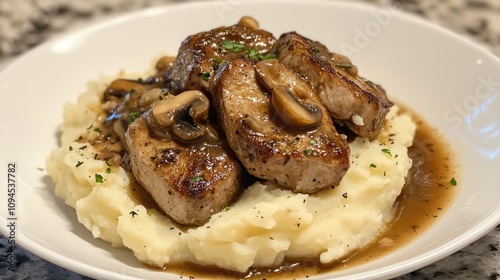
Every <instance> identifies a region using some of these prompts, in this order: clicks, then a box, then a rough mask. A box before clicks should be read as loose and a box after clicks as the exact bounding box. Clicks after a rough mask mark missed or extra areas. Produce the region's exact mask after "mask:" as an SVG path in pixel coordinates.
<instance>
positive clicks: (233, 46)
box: [222, 40, 245, 52]
mask: <svg viewBox="0 0 500 280" xmlns="http://www.w3.org/2000/svg"><path fill="white" fill-rule="evenodd" d="M222 48H224V49H225V50H226V51H229V52H241V51H244V50H245V46H243V44H240V43H236V42H233V41H228V40H224V41H222Z"/></svg>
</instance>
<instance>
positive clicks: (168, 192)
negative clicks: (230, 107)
mask: <svg viewBox="0 0 500 280" xmlns="http://www.w3.org/2000/svg"><path fill="white" fill-rule="evenodd" d="M208 108H209V104H208V99H207V98H206V97H205V96H203V95H202V94H201V95H199V94H198V92H194V91H191V92H185V93H182V94H180V95H178V96H173V97H169V98H166V99H164V100H162V101H160V102H159V103H157V104H156V105H155V106H154V107H153V108H152V109H151V110H150V111H148V112H146V113H145V114H144V116H142V117H139V118H138V119H136V120H135V121H134V122H133V123H132V124H130V125H129V127H128V130H127V132H126V140H127V147H128V152H129V156H130V165H131V169H132V172H133V174H134V176H135V178H136V179H137V181H138V182H139V183H140V184H141V185H142V186H143V187H144V188H145V189H146V190H147V191H148V192H149V193H150V194H151V196H152V197H153V199H154V200H155V201H156V203H157V204H158V206H159V207H160V208H161V209H162V210H163V211H164V212H165V213H166V214H167V215H169V216H170V217H171V218H172V219H173V220H174V221H176V222H177V223H180V224H184V225H201V224H204V223H205V222H206V221H208V219H209V218H210V217H211V215H212V214H214V213H216V212H218V211H220V210H222V209H224V208H225V207H227V206H228V205H230V203H232V201H233V200H234V199H235V197H236V196H237V195H238V193H239V192H240V189H241V183H240V177H241V172H242V168H241V166H240V163H239V162H238V160H237V159H236V157H235V156H234V154H233V152H232V151H231V150H230V149H229V148H228V146H227V145H226V144H225V142H224V139H220V138H219V136H218V134H217V133H211V131H213V129H212V128H211V124H210V123H207V122H206V119H207V116H208Z"/></svg>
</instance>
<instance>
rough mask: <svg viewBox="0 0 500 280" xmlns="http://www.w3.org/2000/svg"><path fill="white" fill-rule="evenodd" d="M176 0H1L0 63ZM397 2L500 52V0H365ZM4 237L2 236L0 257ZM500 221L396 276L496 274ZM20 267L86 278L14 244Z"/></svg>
mask: <svg viewBox="0 0 500 280" xmlns="http://www.w3.org/2000/svg"><path fill="white" fill-rule="evenodd" d="M171 2H181V1H175V0H163V1H162V0H0V69H1V68H3V67H4V66H5V65H7V64H8V63H9V62H11V61H12V60H14V59H15V58H16V57H18V56H19V55H20V54H22V53H23V52H25V51H27V50H29V49H31V48H32V47H34V46H36V45H37V44H39V43H40V42H43V41H45V40H47V39H48V38H50V37H51V36H54V34H57V33H60V32H62V31H65V30H67V29H68V28H74V27H76V26H79V25H85V24H88V22H89V21H93V20H95V19H97V18H102V17H104V16H107V15H113V14H118V13H124V12H127V11H132V10H137V9H141V8H144V7H149V6H155V5H162V4H165V3H171ZM364 2H371V3H375V4H378V5H389V4H391V5H396V4H397V5H399V6H400V7H401V9H402V10H404V11H407V12H410V13H414V14H417V15H419V16H421V17H424V18H426V19H428V20H430V21H431V22H433V23H436V24H439V25H441V26H443V27H445V28H448V29H450V30H452V31H454V32H457V33H459V34H461V35H463V36H465V37H468V38H470V39H471V40H473V41H475V42H476V43H478V44H480V45H483V46H484V47H486V48H488V49H489V50H491V52H492V53H494V54H495V55H497V56H500V1H498V0H440V1H435V0H421V1H415V0H414V1H390V0H365V1H364ZM7 245H8V244H7V239H6V238H5V237H3V236H0V258H2V259H3V258H5V257H6V248H7ZM499 249H500V226H497V227H496V228H495V229H494V230H492V231H491V232H490V233H488V234H487V235H485V236H484V237H483V238H481V239H479V240H478V241H476V242H474V243H473V244H471V245H469V246H467V247H465V248H464V249H462V250H461V251H459V252H456V253H455V254H453V255H451V256H449V257H447V258H445V259H443V260H441V261H438V262H436V263H434V264H431V265H429V266H427V267H424V268H422V269H420V270H417V271H415V272H412V273H409V274H406V275H403V276H401V277H398V278H396V279H399V280H403V279H488V280H496V279H500V252H499ZM17 250H18V251H17V259H18V267H17V271H16V273H15V274H14V275H12V276H9V277H8V278H4V277H7V276H5V275H7V267H6V263H5V262H0V279H42V280H43V279H74V280H76V279H90V278H88V277H85V276H81V275H78V274H76V273H74V272H71V271H68V270H65V269H63V268H60V267H58V266H56V265H54V264H51V263H49V262H47V261H45V260H43V259H40V258H39V257H37V256H35V255H33V254H31V253H30V252H27V251H25V250H23V249H22V248H19V247H18V248H17Z"/></svg>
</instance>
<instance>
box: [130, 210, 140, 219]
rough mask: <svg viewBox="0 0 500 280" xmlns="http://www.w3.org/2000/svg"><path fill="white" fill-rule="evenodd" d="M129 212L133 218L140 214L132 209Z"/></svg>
mask: <svg viewBox="0 0 500 280" xmlns="http://www.w3.org/2000/svg"><path fill="white" fill-rule="evenodd" d="M129 214H130V215H132V218H133V217H135V216H137V215H138V214H137V212H135V211H130V213H129Z"/></svg>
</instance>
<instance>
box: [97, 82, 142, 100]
mask: <svg viewBox="0 0 500 280" xmlns="http://www.w3.org/2000/svg"><path fill="white" fill-rule="evenodd" d="M143 90H145V88H144V85H143V84H142V83H141V82H139V81H136V80H129V79H116V80H114V81H113V82H112V83H111V84H110V85H109V86H108V88H107V89H106V90H105V91H104V99H105V100H109V98H110V97H111V96H115V97H118V98H123V97H125V95H127V94H129V93H130V92H132V91H143Z"/></svg>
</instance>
